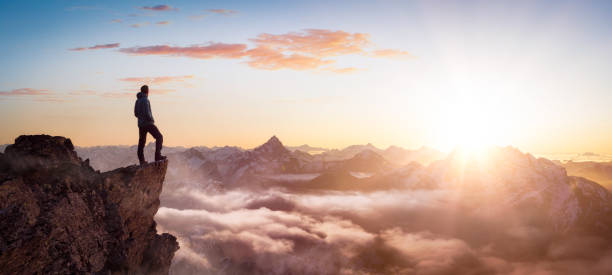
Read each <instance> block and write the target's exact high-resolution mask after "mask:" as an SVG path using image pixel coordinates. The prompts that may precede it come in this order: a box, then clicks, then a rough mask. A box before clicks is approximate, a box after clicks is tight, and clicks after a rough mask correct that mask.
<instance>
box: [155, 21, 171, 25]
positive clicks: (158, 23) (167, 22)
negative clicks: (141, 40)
mask: <svg viewBox="0 0 612 275" xmlns="http://www.w3.org/2000/svg"><path fill="white" fill-rule="evenodd" d="M155 24H157V25H168V24H170V21H159V22H157V23H155Z"/></svg>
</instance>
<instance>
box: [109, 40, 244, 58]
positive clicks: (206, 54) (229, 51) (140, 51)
mask: <svg viewBox="0 0 612 275" xmlns="http://www.w3.org/2000/svg"><path fill="white" fill-rule="evenodd" d="M246 48H247V45H246V44H225V43H209V44H208V45H194V46H187V47H174V46H167V45H157V46H148V47H133V48H125V49H121V50H120V51H121V52H124V53H127V54H132V55H169V56H185V57H191V58H198V59H210V58H214V57H223V58H240V57H243V56H244V55H245V50H246Z"/></svg>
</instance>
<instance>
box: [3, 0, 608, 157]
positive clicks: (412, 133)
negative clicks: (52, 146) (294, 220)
mask: <svg viewBox="0 0 612 275" xmlns="http://www.w3.org/2000/svg"><path fill="white" fill-rule="evenodd" d="M611 15H612V3H611V2H609V1H431V0H428V1H393V0H380V1H372V0H370V1H218V2H214V1H165V2H164V1H153V2H151V1H68V0H57V1H55V0H52V1H10V2H9V1H4V2H3V3H2V8H1V9H0V35H1V36H2V41H3V43H0V56H1V59H2V66H0V128H1V129H2V131H1V132H0V144H3V143H12V142H13V140H14V139H15V138H16V137H17V136H19V135H21V134H40V133H46V134H51V135H62V136H66V137H69V138H71V139H72V140H73V142H74V143H75V144H76V145H79V146H93V145H116V144H135V143H137V139H138V129H137V124H136V123H137V121H136V118H135V117H134V116H133V104H134V101H135V99H136V93H137V92H138V90H139V87H140V86H141V85H143V84H148V85H149V87H150V90H151V94H150V96H149V99H150V101H151V106H152V110H153V115H154V117H155V121H156V125H157V126H158V127H159V128H160V130H161V132H162V133H163V135H164V142H165V144H166V145H171V146H178V145H182V146H196V145H205V146H223V145H237V146H242V147H245V148H251V147H254V146H257V145H259V144H261V143H263V142H265V141H266V140H267V139H268V138H269V137H271V136H272V135H276V136H278V137H279V138H280V139H281V141H283V142H284V143H285V144H287V145H300V144H305V143H307V144H310V145H312V146H322V147H328V148H342V147H345V146H348V145H351V144H365V143H372V144H374V145H375V146H378V147H381V148H385V147H387V146H389V145H397V146H402V147H406V148H419V147H421V146H430V147H434V148H438V149H441V150H450V149H452V148H454V147H455V146H462V145H480V144H494V145H512V146H515V147H518V148H519V149H521V150H523V151H528V152H533V153H544V152H546V153H555V152H557V153H560V152H597V153H607V154H610V153H612V142H610V140H612V120H611V119H610V118H611V117H612V108H610V104H611V103H612V91H611V87H612V80H610V77H609V72H610V71H612V70H611V69H612V51H611V50H610V45H612V28H610V27H609V26H610V23H611V22H610V21H611V20H612V19H610V18H612V16H611ZM149 139H152V138H151V137H149Z"/></svg>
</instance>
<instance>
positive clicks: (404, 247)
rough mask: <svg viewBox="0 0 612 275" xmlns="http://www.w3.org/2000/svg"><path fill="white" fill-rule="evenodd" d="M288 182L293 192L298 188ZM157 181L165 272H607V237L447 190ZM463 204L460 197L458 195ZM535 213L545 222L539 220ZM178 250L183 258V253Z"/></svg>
mask: <svg viewBox="0 0 612 275" xmlns="http://www.w3.org/2000/svg"><path fill="white" fill-rule="evenodd" d="M291 184H300V183H299V182H295V183H291ZM290 190H291V188H290V187H288V188H287V189H285V188H281V189H277V188H274V189H268V190H249V189H246V188H240V189H234V190H225V191H223V190H218V189H215V188H208V187H207V186H206V185H204V184H202V183H200V182H172V181H171V182H168V181H166V183H165V186H164V191H163V193H162V197H161V204H162V207H161V208H160V209H159V211H158V213H157V215H156V221H157V222H158V224H159V226H160V227H159V228H158V229H159V230H161V231H165V232H170V233H172V234H174V235H175V236H177V237H178V239H179V242H180V245H181V250H179V251H178V253H177V255H176V257H175V259H174V261H173V266H172V268H171V272H173V273H175V274H202V273H214V274H585V273H588V274H610V272H611V271H612V264H610V261H611V260H612V249H611V247H612V239H610V238H609V237H605V236H597V235H588V234H582V233H579V232H574V233H572V234H560V233H557V232H554V231H552V230H551V229H550V227H547V226H546V225H545V224H544V223H542V222H538V221H541V220H545V219H546V217H545V216H538V215H540V213H538V212H537V211H530V214H529V215H525V212H522V211H516V212H513V211H508V212H506V215H503V216H499V217H497V216H487V215H482V214H480V212H479V210H478V209H479V204H480V203H478V202H472V201H471V199H470V197H469V194H462V193H457V192H456V191H453V190H388V191H378V192H372V193H361V192H336V191H334V192H332V191H329V192H326V191H323V192H317V193H296V192H293V191H290ZM464 196H467V197H464ZM542 215H545V214H542ZM183 248H185V250H183Z"/></svg>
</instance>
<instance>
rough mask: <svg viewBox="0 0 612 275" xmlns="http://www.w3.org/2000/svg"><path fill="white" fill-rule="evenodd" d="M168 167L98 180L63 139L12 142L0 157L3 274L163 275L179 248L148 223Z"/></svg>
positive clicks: (120, 171)
mask: <svg viewBox="0 0 612 275" xmlns="http://www.w3.org/2000/svg"><path fill="white" fill-rule="evenodd" d="M167 167H168V162H167V161H163V162H156V163H151V164H147V165H144V166H129V167H125V168H119V169H116V170H113V171H109V172H106V173H100V172H97V171H94V170H93V169H92V168H91V167H90V166H89V161H82V160H81V159H80V158H79V157H78V156H77V154H76V152H75V151H74V146H73V145H72V142H71V141H70V139H67V138H64V137H52V136H47V135H36V136H20V137H18V138H17V139H16V140H15V144H13V145H9V146H8V147H7V148H6V150H5V153H4V154H1V153H0V266H1V267H2V272H3V273H6V274H15V273H20V274H49V273H52V274H76V273H95V274H168V270H169V268H170V263H171V261H172V257H173V256H174V253H175V252H176V250H178V243H177V241H176V238H175V237H174V236H172V235H170V234H161V235H158V234H157V231H156V229H155V227H156V224H155V221H154V220H153V216H154V215H155V213H156V212H157V210H158V208H159V195H160V193H161V190H162V184H163V181H164V177H165V175H166V169H167Z"/></svg>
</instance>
